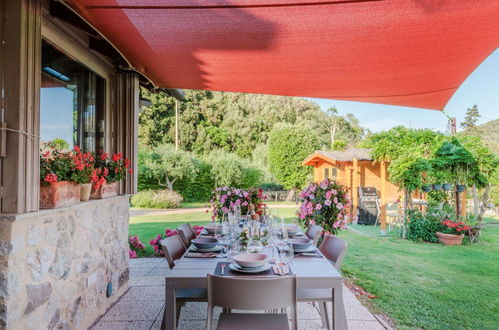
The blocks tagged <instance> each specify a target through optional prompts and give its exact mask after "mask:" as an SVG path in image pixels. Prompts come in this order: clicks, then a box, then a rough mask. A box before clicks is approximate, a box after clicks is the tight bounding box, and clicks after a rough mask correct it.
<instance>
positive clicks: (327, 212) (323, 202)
mask: <svg viewBox="0 0 499 330" xmlns="http://www.w3.org/2000/svg"><path fill="white" fill-rule="evenodd" d="M300 199H301V201H302V203H301V206H300V209H299V211H298V217H299V222H300V223H301V224H303V225H305V226H307V225H308V224H309V223H316V224H318V225H320V226H321V227H322V228H323V229H324V231H325V232H326V233H331V234H333V235H336V233H337V232H338V230H339V229H343V228H345V226H346V225H347V223H348V220H349V218H350V199H349V197H348V192H347V188H346V187H344V186H342V185H340V184H338V183H336V182H335V181H329V180H324V181H322V182H320V183H311V184H310V185H309V186H308V187H307V188H305V189H304V190H303V191H302V193H301V194H300Z"/></svg>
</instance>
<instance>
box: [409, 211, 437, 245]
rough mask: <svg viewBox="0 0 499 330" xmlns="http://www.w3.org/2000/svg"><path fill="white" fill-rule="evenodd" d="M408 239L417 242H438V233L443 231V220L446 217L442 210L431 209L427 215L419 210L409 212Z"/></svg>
mask: <svg viewBox="0 0 499 330" xmlns="http://www.w3.org/2000/svg"><path fill="white" fill-rule="evenodd" d="M407 216H408V218H409V221H408V224H407V235H406V238H407V239H409V240H411V241H416V242H430V243H436V242H438V238H437V236H436V234H435V233H436V232H437V231H439V230H441V229H442V224H441V222H440V221H441V220H442V219H443V217H444V215H443V213H442V210H439V209H429V210H428V212H427V214H426V215H423V214H422V213H421V212H420V211H419V210H408V211H407Z"/></svg>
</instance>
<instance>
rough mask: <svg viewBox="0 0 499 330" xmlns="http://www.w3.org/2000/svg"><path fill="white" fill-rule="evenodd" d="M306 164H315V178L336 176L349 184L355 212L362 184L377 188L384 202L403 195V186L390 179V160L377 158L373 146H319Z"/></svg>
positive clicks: (341, 181)
mask: <svg viewBox="0 0 499 330" xmlns="http://www.w3.org/2000/svg"><path fill="white" fill-rule="evenodd" d="M303 165H304V166H313V167H314V182H320V181H322V180H324V179H332V180H336V181H337V182H338V183H340V184H341V185H344V186H346V187H348V189H349V190H350V198H351V200H352V207H353V211H354V212H356V209H357V205H358V187H374V188H376V190H377V192H378V196H379V198H380V200H381V205H385V204H386V203H392V202H395V201H396V200H397V199H398V198H399V196H400V195H401V193H400V192H399V187H398V186H396V185H394V184H393V183H391V182H389V181H388V172H387V167H388V163H386V162H375V161H374V159H373V158H372V156H371V153H370V150H369V149H362V148H350V149H347V150H343V151H339V150H333V151H323V150H318V151H315V152H314V153H312V154H311V155H310V156H308V157H307V158H306V159H305V160H304V161H303Z"/></svg>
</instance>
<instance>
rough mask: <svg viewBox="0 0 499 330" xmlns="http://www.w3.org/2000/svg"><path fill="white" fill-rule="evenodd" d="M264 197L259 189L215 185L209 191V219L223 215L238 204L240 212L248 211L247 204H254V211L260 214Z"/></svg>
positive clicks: (219, 217)
mask: <svg viewBox="0 0 499 330" xmlns="http://www.w3.org/2000/svg"><path fill="white" fill-rule="evenodd" d="M265 199H266V197H265V196H264V195H263V191H262V190H261V189H256V188H251V189H250V190H249V191H247V190H243V189H239V188H234V187H227V186H225V187H217V188H216V189H214V190H213V191H212V193H211V199H210V203H211V209H212V216H211V220H213V221H215V219H221V218H222V217H223V216H224V215H227V214H229V212H232V211H234V209H235V207H236V206H238V205H239V206H240V208H241V214H243V215H245V214H246V213H248V205H249V204H253V205H255V211H256V212H257V213H258V214H261V211H262V209H263V207H264V206H265V204H264V203H263V200H265Z"/></svg>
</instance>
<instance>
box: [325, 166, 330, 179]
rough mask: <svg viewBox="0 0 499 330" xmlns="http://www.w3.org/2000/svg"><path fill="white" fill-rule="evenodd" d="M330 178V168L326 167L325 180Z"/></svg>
mask: <svg viewBox="0 0 499 330" xmlns="http://www.w3.org/2000/svg"><path fill="white" fill-rule="evenodd" d="M326 179H329V168H325V169H324V180H326Z"/></svg>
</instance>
